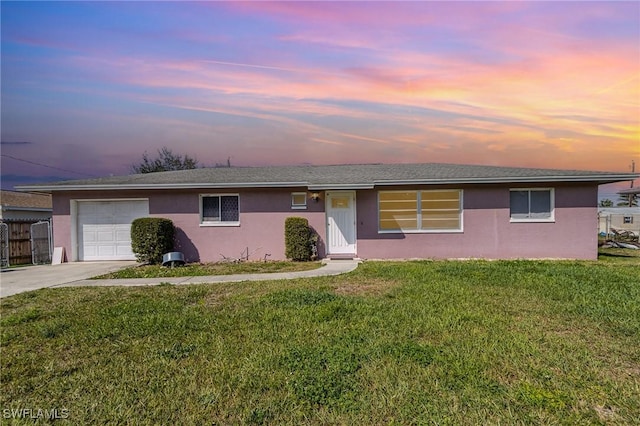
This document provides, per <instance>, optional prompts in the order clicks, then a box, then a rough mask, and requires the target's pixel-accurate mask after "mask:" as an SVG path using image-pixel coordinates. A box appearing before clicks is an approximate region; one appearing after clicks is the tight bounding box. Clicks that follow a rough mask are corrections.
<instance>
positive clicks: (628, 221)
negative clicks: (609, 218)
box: [623, 216, 633, 224]
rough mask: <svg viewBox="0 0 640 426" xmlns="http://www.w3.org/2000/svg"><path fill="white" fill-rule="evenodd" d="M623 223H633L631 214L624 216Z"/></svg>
mask: <svg viewBox="0 0 640 426" xmlns="http://www.w3.org/2000/svg"><path fill="white" fill-rule="evenodd" d="M623 223H629V224H630V223H633V216H625V217H624V221H623Z"/></svg>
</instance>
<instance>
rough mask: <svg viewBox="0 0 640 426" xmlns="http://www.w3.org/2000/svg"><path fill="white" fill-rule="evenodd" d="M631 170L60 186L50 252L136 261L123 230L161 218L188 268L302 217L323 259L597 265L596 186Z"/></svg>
mask: <svg viewBox="0 0 640 426" xmlns="http://www.w3.org/2000/svg"><path fill="white" fill-rule="evenodd" d="M638 176H639V175H637V174H631V173H611V172H593V171H575V170H548V169H526V168H508V167H491V166H469V165H453V164H367V165H339V166H287V167H256V168H245V167H231V168H211V169H194V170H181V171H173V172H162V173H150V174H144V175H132V176H118V177H108V178H102V179H91V180H78V181H68V182H56V183H51V184H43V185H35V186H25V187H22V188H21V189H22V190H37V191H47V192H51V193H52V194H53V211H54V212H53V222H54V243H55V246H61V247H64V248H65V250H66V253H67V256H68V258H69V259H70V260H72V261H82V260H85V261H86V260H116V259H132V258H133V255H132V253H131V245H130V236H129V230H130V223H131V222H132V220H133V219H135V218H137V217H142V216H157V217H166V218H169V219H171V220H173V222H174V224H175V225H176V227H177V228H178V232H177V239H178V247H177V250H179V251H182V252H183V253H184V254H185V256H186V258H187V260H188V261H203V262H204V261H217V260H220V259H221V258H222V256H223V255H224V256H227V257H231V256H234V257H239V256H240V254H241V253H243V252H245V251H247V250H248V251H249V253H251V254H252V258H254V259H260V258H263V257H267V258H269V259H282V258H284V251H285V249H284V221H285V219H286V218H287V217H289V216H303V217H306V218H307V219H308V220H309V223H310V225H311V226H312V227H313V228H314V229H315V230H316V232H317V233H318V235H319V237H320V247H319V255H320V256H321V257H324V256H330V257H340V256H344V257H356V256H357V257H360V258H368V259H403V258H405V259H406V258H491V259H498V258H574V259H595V258H597V191H598V185H600V184H605V183H612V182H619V181H626V180H632V179H635V178H637V177H638Z"/></svg>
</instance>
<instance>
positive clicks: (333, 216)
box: [325, 191, 356, 255]
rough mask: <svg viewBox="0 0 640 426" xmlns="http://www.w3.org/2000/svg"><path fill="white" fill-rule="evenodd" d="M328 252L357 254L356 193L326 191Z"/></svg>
mask: <svg viewBox="0 0 640 426" xmlns="http://www.w3.org/2000/svg"><path fill="white" fill-rule="evenodd" d="M325 199H326V203H327V205H326V211H327V254H330V255H331V254H346V255H355V254H356V193H355V192H354V191H330V192H327V193H326V197H325Z"/></svg>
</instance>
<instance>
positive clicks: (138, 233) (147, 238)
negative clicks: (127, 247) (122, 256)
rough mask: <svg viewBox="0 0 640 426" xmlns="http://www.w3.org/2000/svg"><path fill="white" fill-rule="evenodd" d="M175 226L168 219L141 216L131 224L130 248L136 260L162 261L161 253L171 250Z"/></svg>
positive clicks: (152, 262)
mask: <svg viewBox="0 0 640 426" xmlns="http://www.w3.org/2000/svg"><path fill="white" fill-rule="evenodd" d="M175 233H176V231H175V228H174V226H173V222H172V221H171V220H170V219H165V218H161V217H142V218H140V219H136V220H134V221H133V223H132V224H131V248H132V249H133V252H134V253H135V254H136V259H138V262H143V263H150V264H155V263H162V255H163V254H165V253H168V252H171V251H173V243H174V238H175Z"/></svg>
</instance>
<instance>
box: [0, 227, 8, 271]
mask: <svg viewBox="0 0 640 426" xmlns="http://www.w3.org/2000/svg"><path fill="white" fill-rule="evenodd" d="M0 267H2V268H8V267H9V225H7V224H6V223H4V222H3V223H0Z"/></svg>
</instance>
